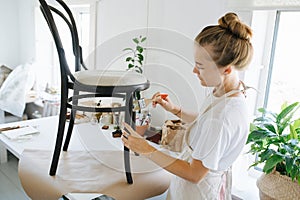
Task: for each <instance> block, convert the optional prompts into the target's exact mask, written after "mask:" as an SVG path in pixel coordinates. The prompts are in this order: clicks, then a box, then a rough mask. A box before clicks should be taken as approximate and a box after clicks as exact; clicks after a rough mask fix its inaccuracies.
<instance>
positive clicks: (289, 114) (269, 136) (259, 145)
mask: <svg viewBox="0 0 300 200" xmlns="http://www.w3.org/2000/svg"><path fill="white" fill-rule="evenodd" d="M298 108H299V102H295V103H292V104H290V105H287V103H285V104H284V105H282V107H281V111H280V112H279V113H274V112H270V111H267V110H266V109H263V108H260V109H258V111H259V112H260V113H261V116H260V117H257V118H256V119H254V120H253V123H251V124H250V134H249V135H248V140H247V144H251V147H250V151H249V153H252V154H257V160H256V161H255V162H254V164H252V165H251V166H250V167H253V166H257V165H258V164H260V163H263V172H265V173H266V174H269V173H271V172H272V171H273V170H276V171H278V172H279V173H280V174H282V175H286V176H288V177H291V178H292V180H298V183H299V184H300V143H299V140H300V118H296V119H295V113H296V111H297V109H298Z"/></svg>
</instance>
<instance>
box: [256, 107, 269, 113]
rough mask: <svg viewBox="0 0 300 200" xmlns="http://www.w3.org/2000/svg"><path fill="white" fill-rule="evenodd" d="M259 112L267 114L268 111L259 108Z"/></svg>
mask: <svg viewBox="0 0 300 200" xmlns="http://www.w3.org/2000/svg"><path fill="white" fill-rule="evenodd" d="M257 110H258V111H259V112H261V113H266V112H267V110H266V109H265V108H259V109H257Z"/></svg>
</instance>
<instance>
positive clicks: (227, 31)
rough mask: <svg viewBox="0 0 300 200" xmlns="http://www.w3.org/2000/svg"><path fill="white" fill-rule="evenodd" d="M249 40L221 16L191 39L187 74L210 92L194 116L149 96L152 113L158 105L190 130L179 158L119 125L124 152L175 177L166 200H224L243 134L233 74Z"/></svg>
mask: <svg viewBox="0 0 300 200" xmlns="http://www.w3.org/2000/svg"><path fill="white" fill-rule="evenodd" d="M251 36H252V32H251V29H250V28H249V27H248V26H247V25H245V24H243V23H242V22H241V21H240V20H239V18H238V16H237V15H236V14H234V13H227V14H226V15H225V16H223V17H221V18H220V19H219V21H218V25H215V26H208V27H206V28H204V29H203V30H202V31H201V32H200V33H199V35H198V36H197V37H196V38H195V54H194V58H195V66H194V69H193V73H195V74H196V76H197V77H198V79H199V81H200V83H201V85H202V86H205V87H211V88H212V89H213V90H212V92H211V94H210V95H208V96H207V98H206V100H205V101H204V102H203V106H202V108H201V109H200V111H199V113H198V114H194V113H190V112H188V111H185V110H184V109H182V108H181V107H179V106H177V105H174V104H173V103H172V101H171V100H170V99H169V98H166V99H162V98H160V95H159V93H157V94H155V95H154V96H153V106H154V107H155V106H156V105H157V104H159V105H161V106H162V107H163V108H164V109H165V110H167V111H169V112H171V113H173V114H175V115H176V116H178V117H180V118H181V119H182V120H183V121H184V122H187V123H189V124H190V126H189V129H188V131H187V134H186V136H185V138H186V147H185V148H184V150H183V152H182V154H181V156H180V157H179V158H173V157H171V156H169V155H166V154H164V153H162V152H160V151H158V150H157V149H155V148H154V147H153V146H151V145H149V144H148V143H147V141H145V140H144V139H143V138H141V137H139V136H138V134H136V132H135V131H134V130H132V129H131V128H130V126H129V125H128V124H124V126H125V128H126V129H127V130H126V131H124V132H123V137H122V141H123V143H124V145H125V146H126V147H128V148H129V149H131V150H132V151H134V152H137V153H139V154H142V155H145V156H147V157H148V158H149V159H151V160H152V161H153V162H155V163H156V164H158V165H160V166H161V167H163V168H164V169H166V170H167V171H169V172H171V173H173V174H174V175H176V176H174V178H173V179H172V181H171V184H170V188H169V191H168V197H167V199H176V200H178V199H179V200H180V199H230V196H231V195H230V189H228V188H229V187H228V186H230V185H228V184H227V190H226V191H225V190H224V189H225V187H224V186H225V184H224V182H225V181H224V179H225V177H226V174H228V173H227V172H228V170H229V169H230V167H231V165H232V164H233V162H234V161H235V160H236V159H237V157H238V155H239V154H240V152H241V151H242V149H243V147H244V144H245V142H246V138H247V132H248V124H249V121H248V114H247V107H246V103H245V94H244V92H245V87H244V84H243V83H242V82H241V81H240V80H239V77H238V73H237V72H238V70H243V69H245V67H246V66H247V65H248V64H249V63H250V60H251V58H252V54H253V48H252V45H251V43H250V38H251ZM227 182H228V180H227Z"/></svg>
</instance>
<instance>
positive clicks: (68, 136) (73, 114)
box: [63, 109, 76, 151]
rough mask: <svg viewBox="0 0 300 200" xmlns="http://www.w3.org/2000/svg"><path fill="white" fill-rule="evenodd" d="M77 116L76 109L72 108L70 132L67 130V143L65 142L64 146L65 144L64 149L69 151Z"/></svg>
mask: <svg viewBox="0 0 300 200" xmlns="http://www.w3.org/2000/svg"><path fill="white" fill-rule="evenodd" d="M75 116H76V110H73V109H72V110H71V115H70V121H69V127H68V132H67V136H66V139H65V143H64V146H63V151H68V147H69V143H70V140H71V136H72V132H73V127H74V123H75Z"/></svg>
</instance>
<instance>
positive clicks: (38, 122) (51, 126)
mask: <svg viewBox="0 0 300 200" xmlns="http://www.w3.org/2000/svg"><path fill="white" fill-rule="evenodd" d="M57 124H58V116H51V117H44V118H39V119H32V120H26V121H18V122H12V123H7V124H1V125H0V128H3V127H11V126H18V125H19V126H26V125H30V126H33V127H35V128H36V129H38V130H39V132H40V133H39V134H36V135H33V136H32V138H31V139H25V140H10V139H8V138H7V137H5V136H4V135H2V134H1V133H0V163H4V162H7V150H8V151H10V152H11V153H12V154H14V155H15V156H16V157H17V158H20V156H21V154H22V152H23V151H24V149H41V150H52V151H53V150H54V145H55V139H56V133H57ZM66 129H67V127H66ZM75 129H76V126H75ZM69 149H71V150H83V149H84V148H83V146H82V144H81V142H80V140H79V139H78V137H77V132H76V131H74V132H73V137H72V139H71V142H70V146H69Z"/></svg>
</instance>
